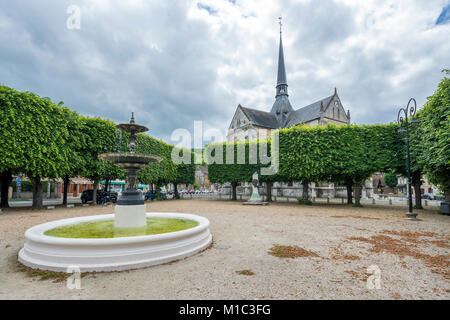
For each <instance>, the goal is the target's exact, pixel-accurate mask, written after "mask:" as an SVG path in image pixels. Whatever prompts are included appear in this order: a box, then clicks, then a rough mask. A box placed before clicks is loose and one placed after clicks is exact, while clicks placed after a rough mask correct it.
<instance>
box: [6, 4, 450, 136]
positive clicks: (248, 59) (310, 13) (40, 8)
mask: <svg viewBox="0 0 450 320" xmlns="http://www.w3.org/2000/svg"><path fill="white" fill-rule="evenodd" d="M72 3H73V1H66V0H64V1H50V0H39V1H33V2H30V1H15V2H6V1H4V2H1V3H0V21H1V22H0V82H1V83H2V84H5V85H8V86H11V87H14V88H17V89H18V90H30V91H34V92H36V93H38V94H40V95H42V96H48V97H50V98H52V100H54V101H55V102H58V101H60V100H63V101H64V102H65V104H66V105H67V106H69V107H71V108H72V109H75V110H77V111H78V112H80V113H81V114H85V115H91V116H100V117H105V118H110V119H111V120H113V121H116V122H123V121H127V120H128V119H129V117H130V113H131V111H135V113H136V117H137V120H138V121H139V122H142V123H143V124H145V125H147V126H148V127H149V128H150V132H149V133H150V134H151V135H154V136H156V137H158V138H162V139H164V140H165V141H167V142H170V141H169V140H168V138H169V137H170V135H171V132H172V131H173V130H174V129H176V128H187V129H189V130H192V128H193V121H194V120H204V121H205V122H206V123H205V126H208V127H214V128H218V129H221V130H222V131H223V132H225V130H226V128H227V127H228V124H229V122H230V121H231V117H232V115H233V113H234V111H235V108H236V106H237V104H238V103H241V104H242V105H245V106H247V107H253V108H259V109H263V110H270V106H271V105H272V103H273V99H274V94H275V88H274V86H275V81H276V61H277V59H276V58H277V50H278V26H277V24H276V22H277V21H276V18H277V16H278V14H279V13H278V12H276V13H274V14H273V19H272V20H270V21H265V20H264V21H262V20H261V19H263V18H262V17H261V16H259V15H258V12H252V11H251V10H250V11H248V10H247V11H246V12H245V15H246V16H247V17H248V18H247V20H246V21H248V22H250V24H263V25H264V28H263V29H262V30H263V31H261V32H259V33H255V34H250V33H248V32H247V31H246V30H242V29H240V27H239V26H238V25H233V24H229V25H226V26H223V25H221V26H219V31H218V32H214V31H213V30H212V29H211V26H210V25H209V24H208V23H207V22H206V21H202V20H201V19H190V18H189V17H188V16H187V12H188V10H189V8H190V6H191V2H190V1H152V2H150V1H148V2H147V1H144V2H143V7H133V6H131V5H130V6H128V5H127V3H126V2H124V1H105V3H107V4H108V7H107V8H103V9H101V8H99V7H97V6H95V5H94V4H93V3H92V2H90V1H87V0H86V1H77V2H75V3H78V4H79V5H80V7H81V10H82V21H81V29H80V30H68V29H67V28H66V19H67V17H68V15H67V14H66V9H67V6H68V5H69V4H72ZM239 5H240V4H239V1H237V3H236V4H234V7H239ZM211 6H212V9H213V10H216V11H217V10H219V9H218V8H215V7H214V6H213V5H211ZM195 7H196V8H197V10H203V11H204V12H205V13H206V10H204V9H200V8H198V7H197V6H195ZM280 11H281V13H283V12H284V13H283V15H284V16H285V19H284V25H285V27H284V30H285V31H284V34H283V36H284V39H285V41H284V45H285V58H286V67H287V77H288V83H289V92H290V100H291V103H292V105H293V106H294V107H295V108H299V107H301V106H304V105H307V104H309V103H311V102H313V101H315V100H318V99H320V98H322V97H325V96H327V95H330V94H332V92H333V89H334V87H335V86H336V87H338V91H339V93H340V96H341V98H342V100H343V103H344V105H346V106H348V107H349V108H350V109H351V113H352V119H353V121H354V122H356V123H376V122H389V121H391V120H394V118H395V117H396V110H394V109H395V106H397V105H399V104H404V103H406V102H407V100H408V98H409V97H410V96H416V97H417V99H418V102H419V103H423V102H424V101H425V98H426V97H427V96H429V95H431V94H432V92H433V90H434V89H435V87H436V85H437V83H438V81H439V79H440V78H441V77H442V75H441V74H440V69H442V68H444V67H448V66H445V65H443V64H444V63H445V62H447V61H448V60H449V54H448V53H449V50H446V49H448V48H449V45H448V44H447V45H446V44H443V39H439V38H438V37H437V36H436V34H434V33H433V30H431V31H428V32H430V34H429V37H426V36H425V35H422V36H417V35H416V34H413V35H412V37H413V38H412V39H413V40H415V39H420V37H423V38H424V40H422V41H421V42H420V43H415V44H414V43H409V42H408V41H410V40H408V39H404V41H405V43H406V44H407V45H404V46H403V45H402V43H397V44H395V45H393V43H392V42H391V40H390V39H389V37H387V38H384V40H383V41H385V42H380V43H379V44H377V47H376V48H371V49H370V50H368V49H367V48H366V47H365V44H364V43H361V44H353V45H348V39H349V38H351V37H352V36H355V35H356V34H358V33H361V32H364V30H361V29H360V27H359V26H358V25H357V23H356V22H355V12H356V11H355V8H353V7H349V6H346V5H344V4H340V3H336V2H334V1H331V0H327V1H321V4H320V6H317V4H316V1H309V2H300V3H297V2H292V3H291V1H284V2H283V3H281V4H280ZM437 11H440V9H439V10H437ZM218 15H220V12H219V11H218V12H216V14H215V15H214V18H217V16H218ZM240 18H241V19H243V18H242V16H241V17H240ZM436 27H439V28H449V25H448V24H447V25H440V26H436ZM255 30H259V29H255ZM424 30H425V27H424ZM436 30H437V29H436ZM447 30H448V29H447ZM424 32H426V31H424ZM411 41H412V40H411ZM427 59H428V60H427ZM419 62H421V63H422V65H420V63H419ZM408 67H409V68H415V69H414V70H413V71H408V72H409V73H408V76H407V77H406V80H405V81H400V82H399V84H398V85H397V86H394V85H393V79H396V77H398V75H399V74H401V73H402V72H405V68H408ZM220 68H228V69H229V70H230V71H229V72H228V73H226V74H224V75H221V74H219V69H220Z"/></svg>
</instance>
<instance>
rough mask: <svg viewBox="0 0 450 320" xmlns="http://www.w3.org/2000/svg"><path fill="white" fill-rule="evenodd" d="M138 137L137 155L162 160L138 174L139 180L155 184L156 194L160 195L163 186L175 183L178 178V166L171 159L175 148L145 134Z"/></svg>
mask: <svg viewBox="0 0 450 320" xmlns="http://www.w3.org/2000/svg"><path fill="white" fill-rule="evenodd" d="M136 137H137V144H138V147H137V150H136V153H142V154H150V155H154V156H159V157H161V158H162V161H161V162H159V163H151V164H150V165H148V166H147V167H145V168H143V169H141V170H140V171H139V172H138V180H139V181H141V182H142V183H145V184H155V185H156V193H157V194H159V187H160V186H161V185H164V184H167V183H170V182H173V181H175V180H176V178H177V174H178V171H177V165H176V164H175V163H174V162H173V161H172V159H171V151H172V148H173V146H171V145H169V144H167V143H165V142H163V141H162V140H158V139H155V138H153V137H150V136H149V135H147V134H144V133H139V134H137V135H136Z"/></svg>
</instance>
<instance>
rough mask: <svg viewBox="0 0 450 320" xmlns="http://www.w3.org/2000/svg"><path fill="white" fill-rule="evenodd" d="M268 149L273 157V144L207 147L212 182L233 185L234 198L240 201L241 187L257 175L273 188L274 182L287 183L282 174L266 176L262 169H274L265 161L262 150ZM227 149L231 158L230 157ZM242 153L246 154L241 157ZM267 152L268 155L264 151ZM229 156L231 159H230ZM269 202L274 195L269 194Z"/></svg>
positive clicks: (235, 144) (267, 142)
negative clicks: (239, 192) (237, 189)
mask: <svg viewBox="0 0 450 320" xmlns="http://www.w3.org/2000/svg"><path fill="white" fill-rule="evenodd" d="M265 146H266V147H267V151H268V152H267V157H270V156H271V153H270V149H271V144H270V141H265V140H262V141H259V140H258V141H237V142H230V143H213V144H209V145H207V146H206V148H205V154H206V159H205V161H206V163H207V165H208V176H209V180H210V181H211V182H214V183H230V184H231V199H232V200H237V192H236V188H237V185H238V184H239V183H241V182H251V181H252V179H253V174H254V173H255V172H257V173H258V174H259V180H260V182H265V183H266V187H267V188H268V189H271V186H272V183H273V182H274V181H283V179H282V178H281V176H280V175H275V174H274V175H265V174H262V173H261V169H262V168H264V167H268V166H270V164H269V163H266V161H263V159H262V157H261V155H262V154H261V150H260V148H263V147H265ZM227 150H228V152H229V153H230V154H231V156H229V155H227ZM216 152H217V153H219V152H220V153H221V155H219V154H216ZM241 152H242V154H241ZM262 153H264V152H262ZM227 157H228V159H227ZM266 198H267V200H268V201H271V192H270V191H268V192H267V197H266Z"/></svg>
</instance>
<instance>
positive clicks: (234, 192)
mask: <svg viewBox="0 0 450 320" xmlns="http://www.w3.org/2000/svg"><path fill="white" fill-rule="evenodd" d="M236 187H237V183H236V182H233V183H232V184H231V200H233V201H236V200H237V197H236Z"/></svg>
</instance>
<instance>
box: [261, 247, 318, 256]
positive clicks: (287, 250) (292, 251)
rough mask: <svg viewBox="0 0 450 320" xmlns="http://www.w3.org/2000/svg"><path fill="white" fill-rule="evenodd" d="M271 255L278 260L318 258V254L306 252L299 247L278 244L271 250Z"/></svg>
mask: <svg viewBox="0 0 450 320" xmlns="http://www.w3.org/2000/svg"><path fill="white" fill-rule="evenodd" d="M269 254H271V255H272V256H275V257H278V258H291V259H295V258H300V257H318V255H317V253H315V252H312V251H308V250H305V249H303V248H300V247H298V246H280V245H278V244H276V245H274V246H273V247H272V248H270V251H269Z"/></svg>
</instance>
